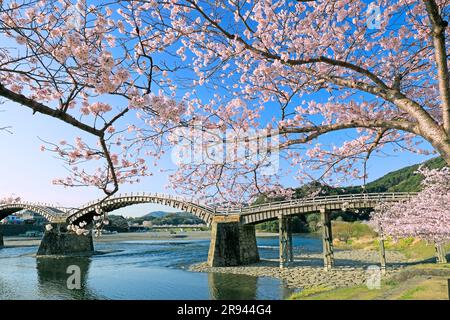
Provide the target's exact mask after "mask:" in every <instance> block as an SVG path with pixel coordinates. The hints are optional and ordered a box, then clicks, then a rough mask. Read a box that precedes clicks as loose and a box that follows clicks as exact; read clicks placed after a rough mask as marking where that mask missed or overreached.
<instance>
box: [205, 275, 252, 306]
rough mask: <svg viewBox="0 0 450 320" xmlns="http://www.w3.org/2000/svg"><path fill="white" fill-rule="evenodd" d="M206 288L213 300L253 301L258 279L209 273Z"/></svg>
mask: <svg viewBox="0 0 450 320" xmlns="http://www.w3.org/2000/svg"><path fill="white" fill-rule="evenodd" d="M208 286H209V294H210V297H211V299H214V300H228V299H235V300H255V299H256V293H257V288H258V278H257V277H250V276H243V275H230V274H224V273H209V274H208Z"/></svg>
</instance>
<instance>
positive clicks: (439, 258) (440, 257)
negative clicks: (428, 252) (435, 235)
mask: <svg viewBox="0 0 450 320" xmlns="http://www.w3.org/2000/svg"><path fill="white" fill-rule="evenodd" d="M435 249H436V262H437V263H447V256H446V254H445V245H444V244H443V243H436V244H435Z"/></svg>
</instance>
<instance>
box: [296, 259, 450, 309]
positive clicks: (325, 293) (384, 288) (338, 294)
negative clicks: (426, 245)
mask: <svg viewBox="0 0 450 320" xmlns="http://www.w3.org/2000/svg"><path fill="white" fill-rule="evenodd" d="M449 276H450V264H445V265H436V264H421V265H416V266H411V267H407V268H405V269H403V270H401V271H400V272H399V273H397V274H396V275H394V276H391V277H389V279H385V280H383V281H382V282H381V286H380V287H379V288H375V289H369V288H368V287H367V286H366V285H365V284H362V285H357V286H352V287H346V288H337V289H331V288H327V287H326V286H323V287H313V288H309V289H305V290H302V291H301V292H299V293H295V294H293V295H292V296H291V297H290V299H292V300H297V299H299V300H448V299H449V296H448V285H447V281H448V278H449Z"/></svg>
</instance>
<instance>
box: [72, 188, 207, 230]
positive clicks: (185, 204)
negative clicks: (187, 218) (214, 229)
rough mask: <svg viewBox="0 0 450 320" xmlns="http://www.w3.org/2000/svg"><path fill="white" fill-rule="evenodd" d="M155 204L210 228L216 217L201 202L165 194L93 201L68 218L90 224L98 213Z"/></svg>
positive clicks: (120, 195)
mask: <svg viewBox="0 0 450 320" xmlns="http://www.w3.org/2000/svg"><path fill="white" fill-rule="evenodd" d="M146 203H155V204H161V205H166V206H168V207H172V208H175V209H180V210H181V211H184V212H188V213H191V214H192V215H194V216H196V217H197V218H200V219H202V220H203V221H204V222H205V223H206V225H208V226H210V225H211V223H212V219H213V217H214V209H213V208H211V207H209V206H207V205H205V204H201V203H199V202H194V201H189V200H186V199H183V198H179V197H174V196H171V195H165V194H157V193H156V194H146V193H142V194H118V195H115V196H112V197H110V198H108V199H105V200H96V201H92V202H90V203H88V204H86V205H84V206H82V207H81V208H79V209H78V210H76V211H75V212H71V213H70V214H69V216H68V218H67V223H69V224H75V225H77V224H79V223H81V222H86V223H90V222H92V221H93V219H94V216H95V215H98V212H107V213H108V212H111V211H114V210H117V209H120V208H125V207H128V206H132V205H136V204H146Z"/></svg>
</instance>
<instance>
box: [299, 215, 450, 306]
mask: <svg viewBox="0 0 450 320" xmlns="http://www.w3.org/2000/svg"><path fill="white" fill-rule="evenodd" d="M333 236H334V241H333V244H334V247H335V248H336V249H338V250H350V251H355V250H367V251H375V250H378V248H379V241H378V239H377V237H376V233H375V232H374V231H373V230H372V229H371V228H370V227H369V226H368V225H366V224H364V223H361V222H354V223H347V222H339V221H334V222H333ZM385 248H386V251H387V252H397V253H398V254H401V255H403V256H404V258H405V267H404V268H402V269H401V270H399V271H398V272H397V273H395V274H392V275H389V276H387V277H384V280H383V281H382V282H381V286H380V288H378V289H369V288H368V287H367V286H366V284H359V285H355V286H347V287H342V288H333V287H329V286H326V285H324V286H315V287H310V288H307V289H304V290H302V291H301V292H299V293H296V294H293V295H292V296H291V299H308V300H309V299H312V300H372V299H381V300H416V299H445V300H447V299H449V296H448V284H447V279H448V278H449V276H450V264H440V265H439V264H436V263H434V261H435V247H434V245H433V244H429V243H426V242H425V241H421V240H417V239H413V238H406V239H401V240H399V241H393V240H392V239H388V240H386V241H385ZM446 249H447V252H448V251H449V250H450V246H447V248H446ZM392 262H393V261H389V259H387V263H388V266H389V264H390V263H392Z"/></svg>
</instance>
